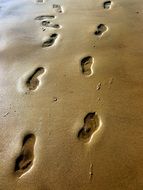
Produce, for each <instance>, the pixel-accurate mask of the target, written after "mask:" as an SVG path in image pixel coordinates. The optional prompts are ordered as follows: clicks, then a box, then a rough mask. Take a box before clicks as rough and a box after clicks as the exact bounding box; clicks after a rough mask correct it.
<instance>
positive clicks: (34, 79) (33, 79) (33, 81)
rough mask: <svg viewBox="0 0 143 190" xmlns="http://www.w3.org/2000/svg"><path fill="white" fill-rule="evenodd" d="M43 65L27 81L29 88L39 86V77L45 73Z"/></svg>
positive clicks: (33, 88) (32, 88)
mask: <svg viewBox="0 0 143 190" xmlns="http://www.w3.org/2000/svg"><path fill="white" fill-rule="evenodd" d="M44 71H45V70H44V68H43V67H38V68H37V69H36V70H34V72H33V73H32V75H31V76H30V77H29V78H28V79H27V81H26V87H27V88H28V90H35V89H36V88H37V87H38V86H39V79H38V77H39V76H40V75H41V74H43V73H44Z"/></svg>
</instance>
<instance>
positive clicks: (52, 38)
mask: <svg viewBox="0 0 143 190" xmlns="http://www.w3.org/2000/svg"><path fill="white" fill-rule="evenodd" d="M57 37H58V34H56V33H54V34H52V35H50V37H49V39H48V40H46V41H45V42H43V44H42V47H44V48H45V47H50V46H52V45H53V44H54V43H55V41H56V39H57Z"/></svg>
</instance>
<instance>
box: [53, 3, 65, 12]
mask: <svg viewBox="0 0 143 190" xmlns="http://www.w3.org/2000/svg"><path fill="white" fill-rule="evenodd" d="M53 9H55V10H56V11H57V12H58V13H62V12H63V10H62V7H61V6H60V5H57V4H54V5H53Z"/></svg>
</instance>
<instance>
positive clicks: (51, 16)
mask: <svg viewBox="0 0 143 190" xmlns="http://www.w3.org/2000/svg"><path fill="white" fill-rule="evenodd" d="M54 18H55V16H54V15H41V16H37V17H36V18H35V20H39V21H41V20H44V19H54Z"/></svg>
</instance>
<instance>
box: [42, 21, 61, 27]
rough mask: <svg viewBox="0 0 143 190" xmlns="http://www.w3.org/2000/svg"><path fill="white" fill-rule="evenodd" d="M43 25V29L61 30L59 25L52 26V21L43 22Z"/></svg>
mask: <svg viewBox="0 0 143 190" xmlns="http://www.w3.org/2000/svg"><path fill="white" fill-rule="evenodd" d="M41 25H42V26H43V27H51V28H60V25H59V24H52V23H51V22H50V21H46V20H44V21H42V23H41Z"/></svg>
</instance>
